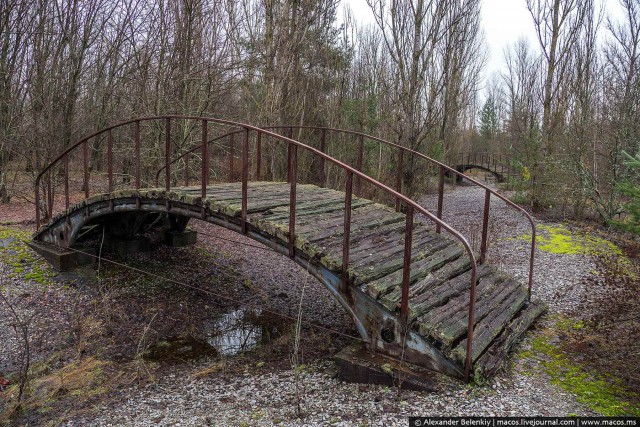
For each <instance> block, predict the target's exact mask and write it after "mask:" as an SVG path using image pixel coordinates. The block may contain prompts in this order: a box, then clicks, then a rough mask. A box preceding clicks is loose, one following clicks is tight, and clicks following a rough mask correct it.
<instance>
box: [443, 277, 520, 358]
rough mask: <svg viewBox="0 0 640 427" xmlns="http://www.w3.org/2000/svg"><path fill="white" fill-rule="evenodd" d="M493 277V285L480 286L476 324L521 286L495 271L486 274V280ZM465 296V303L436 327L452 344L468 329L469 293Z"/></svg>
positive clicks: (477, 298)
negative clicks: (506, 279)
mask: <svg viewBox="0 0 640 427" xmlns="http://www.w3.org/2000/svg"><path fill="white" fill-rule="evenodd" d="M491 277H496V278H497V279H496V280H495V282H494V283H493V286H488V287H485V288H484V290H482V288H479V289H478V293H477V294H476V303H475V306H474V324H478V323H479V322H480V321H482V320H483V319H484V318H485V317H486V316H488V315H489V313H490V312H491V311H493V310H495V309H496V307H497V306H498V305H499V304H501V303H502V302H503V301H504V300H506V299H508V298H510V297H511V296H512V295H513V294H514V293H516V291H517V288H518V287H519V285H517V284H515V283H514V282H509V281H505V277H504V276H503V275H497V274H495V273H492V274H490V275H488V276H486V277H485V280H486V279H487V278H491ZM465 296H467V300H466V303H465V304H463V305H462V306H461V308H460V309H459V310H458V311H456V312H453V313H451V315H450V316H448V317H445V318H443V319H442V318H441V319H440V321H439V325H438V326H437V327H436V331H438V332H439V333H438V337H439V338H440V339H441V340H442V341H443V342H445V343H446V344H447V345H450V344H452V343H453V341H455V340H456V339H457V338H458V337H460V336H462V334H463V333H465V332H466V331H467V328H468V315H469V300H468V295H465ZM463 301H464V299H463Z"/></svg>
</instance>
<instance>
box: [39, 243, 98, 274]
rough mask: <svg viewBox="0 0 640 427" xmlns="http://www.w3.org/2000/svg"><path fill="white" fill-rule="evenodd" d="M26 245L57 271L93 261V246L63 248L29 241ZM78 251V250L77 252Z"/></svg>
mask: <svg viewBox="0 0 640 427" xmlns="http://www.w3.org/2000/svg"><path fill="white" fill-rule="evenodd" d="M28 245H29V246H30V247H31V249H33V250H34V251H36V252H37V253H38V254H40V255H41V256H42V257H43V258H44V259H46V260H47V261H48V262H49V263H50V264H51V266H52V267H53V268H55V269H56V270H58V271H69V270H72V269H74V268H76V267H80V266H83V265H91V264H93V263H94V262H95V257H94V256H95V255H96V249H95V248H86V247H81V248H75V249H77V250H73V249H64V248H60V247H58V246H54V245H52V244H49V243H44V242H37V241H31V242H29V243H28ZM79 251H80V252H79Z"/></svg>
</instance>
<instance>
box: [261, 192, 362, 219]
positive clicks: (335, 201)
mask: <svg viewBox="0 0 640 427" xmlns="http://www.w3.org/2000/svg"><path fill="white" fill-rule="evenodd" d="M371 204H373V202H372V201H371V200H366V199H355V198H354V200H353V201H352V208H353V209H356V208H358V207H361V206H368V205H371ZM339 210H344V195H342V196H339V197H333V196H332V197H324V198H323V199H322V200H321V201H315V202H314V203H310V202H309V201H308V200H303V201H299V202H297V203H296V219H297V218H298V215H302V216H304V215H323V214H327V213H331V212H336V211H339ZM264 218H265V219H268V220H270V221H278V222H288V221H289V208H288V206H287V208H286V209H285V208H275V209H272V210H270V211H268V212H265V213H264ZM296 222H297V221H296Z"/></svg>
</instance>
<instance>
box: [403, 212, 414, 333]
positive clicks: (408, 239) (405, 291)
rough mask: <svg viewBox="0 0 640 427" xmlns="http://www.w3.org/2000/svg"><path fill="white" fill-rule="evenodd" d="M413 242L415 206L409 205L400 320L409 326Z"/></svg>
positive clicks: (405, 233)
mask: <svg viewBox="0 0 640 427" xmlns="http://www.w3.org/2000/svg"><path fill="white" fill-rule="evenodd" d="M412 243H413V206H412V205H407V216H406V223H405V227H404V262H403V269H402V299H401V300H400V321H401V322H402V324H403V325H405V326H407V323H408V320H409V282H410V280H411V245H412Z"/></svg>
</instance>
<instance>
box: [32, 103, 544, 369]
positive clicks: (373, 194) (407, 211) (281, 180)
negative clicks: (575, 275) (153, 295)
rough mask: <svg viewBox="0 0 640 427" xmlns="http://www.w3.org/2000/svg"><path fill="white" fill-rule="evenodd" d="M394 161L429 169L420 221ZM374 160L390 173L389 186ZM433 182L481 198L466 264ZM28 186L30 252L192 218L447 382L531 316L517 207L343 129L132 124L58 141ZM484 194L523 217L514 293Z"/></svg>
mask: <svg viewBox="0 0 640 427" xmlns="http://www.w3.org/2000/svg"><path fill="white" fill-rule="evenodd" d="M278 132H281V133H282V134H281V133H278ZM294 132H295V138H294ZM159 141H161V144H159V143H158V142H159ZM303 141H304V142H303ZM409 155H413V156H416V157H417V158H419V159H420V160H421V161H424V162H426V163H427V164H429V165H430V166H431V167H432V168H433V170H434V171H437V174H436V176H438V177H439V179H438V184H439V185H438V189H439V193H438V204H437V206H436V209H435V212H431V211H430V210H428V209H426V208H425V207H423V206H421V205H420V204H418V203H417V202H415V201H414V200H412V199H410V198H408V197H406V196H405V195H403V193H402V190H403V189H402V176H403V163H404V159H405V157H407V156H409ZM340 156H343V157H344V158H343V159H342V160H339V159H338V158H339V157H340ZM375 156H377V158H376V157H375ZM376 160H377V161H378V162H382V161H384V162H385V163H393V170H394V171H395V173H394V175H393V176H391V177H386V179H389V180H390V181H392V182H391V183H390V184H389V185H387V184H385V183H383V182H382V181H381V180H384V179H385V177H379V176H377V174H376V173H375V172H376V171H378V172H379V171H380V168H379V166H380V164H379V163H378V164H377V165H376ZM447 173H451V174H454V175H457V176H460V175H461V176H462V179H466V180H468V181H469V182H471V183H472V184H473V185H477V186H479V187H481V188H482V189H483V191H484V194H485V209H484V215H483V218H482V224H483V231H482V241H481V245H480V246H481V247H480V250H479V251H478V252H477V253H476V252H475V251H474V250H473V249H472V247H471V246H470V244H469V241H468V239H467V238H465V237H464V236H463V235H462V234H460V233H459V232H458V231H456V230H455V229H453V228H452V227H451V226H449V225H448V224H447V223H446V222H444V221H443V220H442V219H441V218H442V212H443V209H444V208H445V206H444V203H443V202H444V197H443V196H444V189H445V175H446V174H447ZM279 174H282V175H283V176H280V175H279ZM373 176H377V177H378V178H379V179H380V180H379V179H376V178H373ZM161 178H163V179H161ZM74 186H75V187H76V188H74ZM35 191H36V219H37V226H38V230H37V232H36V233H35V235H34V247H36V248H37V249H38V250H39V251H40V252H41V253H43V254H45V256H46V255H47V251H56V250H57V251H64V249H66V248H72V247H73V245H74V244H77V241H78V240H79V239H80V238H81V236H82V235H83V234H85V233H88V232H90V231H91V230H95V229H96V228H98V229H100V230H105V232H106V233H107V234H111V235H113V236H115V237H117V238H121V239H133V238H135V236H136V235H137V234H139V233H140V230H142V229H143V228H144V225H145V224H149V223H158V220H159V218H161V217H162V218H164V220H163V222H161V223H163V224H165V227H166V233H168V234H169V235H172V234H174V235H176V236H179V235H180V233H184V232H185V227H186V225H187V223H188V221H189V220H202V221H207V222H210V223H213V224H217V225H219V226H222V227H225V228H228V229H230V230H233V231H236V232H238V233H241V234H244V235H247V236H248V237H250V238H252V239H255V240H257V241H259V242H261V243H263V244H265V245H267V246H269V247H271V248H272V249H273V250H275V251H278V252H280V253H282V254H284V255H286V256H288V257H290V258H291V259H292V260H294V261H295V262H297V263H298V264H300V265H302V266H304V267H305V268H308V269H309V271H310V272H311V273H312V274H313V275H314V276H315V277H316V278H317V279H318V281H319V282H320V283H322V284H323V285H324V286H325V287H326V288H327V289H328V290H329V291H330V292H331V294H332V295H333V296H334V297H335V298H336V299H337V300H338V301H339V302H340V303H341V305H342V306H343V307H344V309H345V310H346V311H347V313H349V315H350V316H351V317H352V319H353V321H354V322H355V325H356V327H357V329H358V331H359V333H360V335H361V337H362V339H363V340H364V341H365V342H367V345H368V347H369V348H370V349H371V350H372V351H375V352H378V353H381V354H383V355H386V356H389V357H392V358H395V359H398V360H403V361H406V362H409V363H411V364H415V365H418V366H421V367H424V368H428V369H432V370H436V371H439V372H443V373H445V374H447V375H450V376H454V377H458V378H465V379H467V380H471V379H473V378H475V379H476V380H477V381H481V380H482V379H484V378H487V377H490V376H491V375H493V374H494V373H495V372H496V370H497V369H498V368H499V367H500V365H501V363H502V361H503V360H504V358H505V356H506V354H507V352H508V351H509V350H510V349H511V348H512V346H513V344H514V343H515V342H516V341H517V340H518V339H519V338H520V337H521V336H522V334H523V333H524V332H525V331H526V330H527V329H528V327H529V326H530V324H531V323H532V322H533V321H534V320H535V319H536V318H537V317H538V316H539V315H540V314H541V313H542V312H543V311H544V306H543V305H541V304H539V303H535V302H531V301H530V295H531V286H532V270H533V253H534V244H535V226H534V223H533V221H532V219H531V217H530V216H529V215H528V214H527V213H526V212H525V211H523V210H522V209H521V208H519V207H518V206H516V205H514V204H512V203H511V202H509V201H508V200H506V199H505V198H504V197H502V196H501V195H500V194H498V193H497V192H495V191H494V190H492V189H490V188H487V187H484V186H483V185H482V184H480V183H478V182H476V181H474V180H472V179H469V178H468V177H466V176H464V175H463V174H461V173H460V172H458V171H456V170H455V169H452V168H449V167H447V166H445V165H444V164H442V163H439V162H437V161H435V160H433V159H430V158H428V157H426V156H424V155H422V154H420V153H417V152H414V151H412V150H409V149H406V148H404V147H401V146H399V145H396V144H393V143H390V142H387V141H384V140H382V139H379V138H376V137H372V136H369V135H365V134H362V133H358V132H351V131H345V130H337V129H330V128H313V127H304V126H280V127H269V128H265V127H255V126H250V125H246V124H242V123H235V122H231V121H228V120H220V119H214V118H208V117H184V116H159V117H146V118H139V119H134V120H130V121H126V122H123V123H120V124H117V125H114V126H111V127H109V128H106V129H103V130H100V131H98V132H96V133H93V134H91V135H88V136H86V137H84V138H82V139H80V140H79V141H78V142H77V143H75V144H74V145H72V146H70V147H69V148H68V149H67V150H66V151H65V152H63V153H62V154H61V155H60V156H59V157H58V158H56V159H55V160H54V161H53V162H52V163H51V164H49V165H48V166H47V167H46V168H45V169H44V170H43V171H42V172H41V173H40V174H39V175H38V177H37V179H36V186H35ZM78 194H80V195H81V196H82V197H79V200H78V199H76V200H73V199H74V197H78ZM365 195H367V197H364V196H365ZM492 197H494V198H495V197H497V198H500V199H502V200H504V201H505V202H506V203H507V204H508V205H509V206H510V207H511V208H513V209H515V210H518V211H519V212H520V213H522V215H525V216H526V217H527V218H528V219H529V221H530V222H531V227H532V236H533V238H532V242H531V247H530V250H531V258H530V263H529V281H528V283H520V282H519V281H518V280H516V279H514V278H512V277H510V276H508V275H506V274H504V273H502V272H500V271H498V270H497V269H496V268H494V267H491V266H490V265H488V264H487V263H485V255H486V248H487V229H488V218H489V214H490V212H489V208H490V200H491V198H492ZM373 199H375V201H374V200H373ZM72 201H75V202H77V203H75V204H72ZM49 255H50V254H49Z"/></svg>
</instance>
